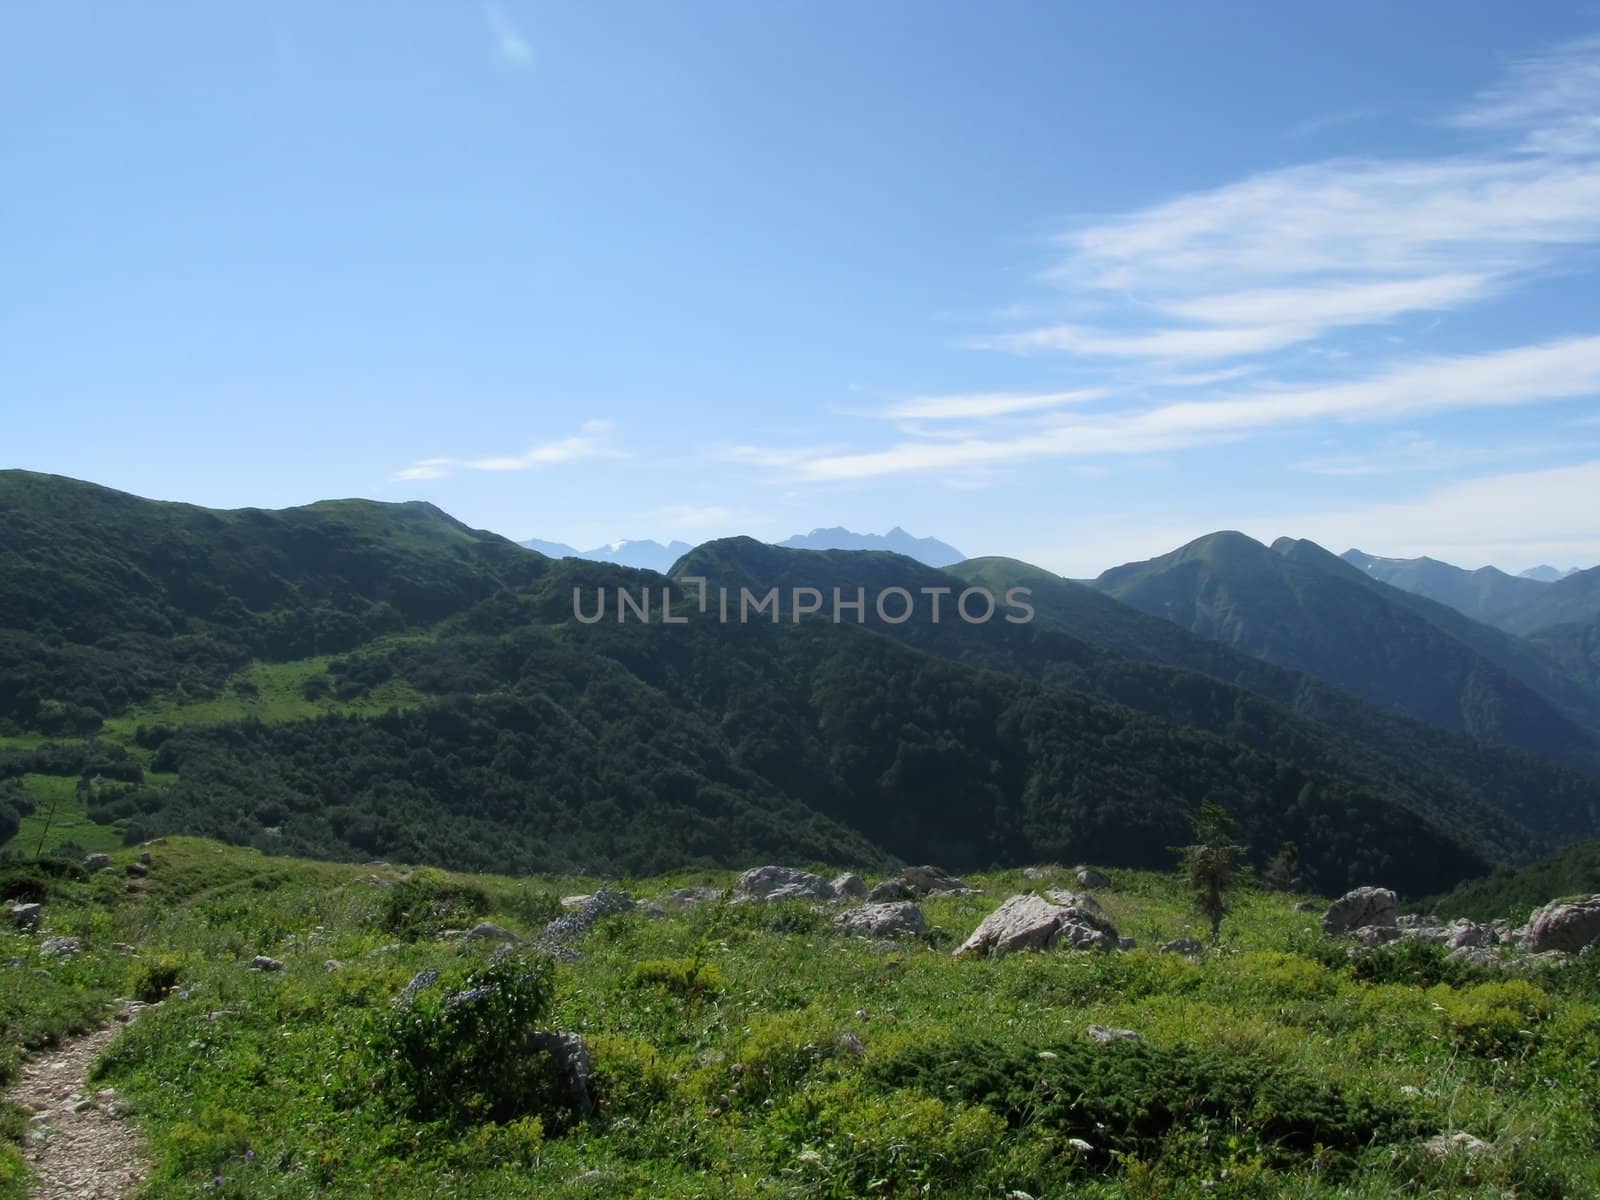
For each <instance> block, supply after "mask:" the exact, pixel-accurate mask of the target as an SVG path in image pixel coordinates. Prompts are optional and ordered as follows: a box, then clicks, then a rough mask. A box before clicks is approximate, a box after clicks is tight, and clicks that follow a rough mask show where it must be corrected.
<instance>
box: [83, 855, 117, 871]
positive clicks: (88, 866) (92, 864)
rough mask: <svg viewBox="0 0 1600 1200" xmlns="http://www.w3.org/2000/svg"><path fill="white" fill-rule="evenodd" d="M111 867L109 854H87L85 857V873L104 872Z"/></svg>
mask: <svg viewBox="0 0 1600 1200" xmlns="http://www.w3.org/2000/svg"><path fill="white" fill-rule="evenodd" d="M110 865H111V855H109V854H85V855H84V856H83V869H84V870H85V871H104V870H105V869H106V868H107V867H109V866H110Z"/></svg>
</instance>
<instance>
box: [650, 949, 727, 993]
mask: <svg viewBox="0 0 1600 1200" xmlns="http://www.w3.org/2000/svg"><path fill="white" fill-rule="evenodd" d="M628 986H629V987H634V988H642V987H660V988H664V989H665V990H667V991H669V992H671V993H672V994H673V995H674V996H680V997H682V998H683V999H685V1000H700V999H704V998H705V997H708V996H715V995H717V994H719V993H720V992H721V991H722V990H723V988H724V986H726V985H725V982H724V980H723V978H722V969H721V968H720V967H718V966H717V964H716V963H708V962H701V961H700V960H699V959H698V958H652V959H649V960H648V961H646V962H642V963H638V964H636V965H635V966H634V968H633V970H632V971H630V972H629V973H628Z"/></svg>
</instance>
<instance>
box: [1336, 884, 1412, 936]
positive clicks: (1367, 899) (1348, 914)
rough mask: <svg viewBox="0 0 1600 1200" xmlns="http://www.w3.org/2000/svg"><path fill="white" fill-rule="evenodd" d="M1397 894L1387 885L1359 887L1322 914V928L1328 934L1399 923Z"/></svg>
mask: <svg viewBox="0 0 1600 1200" xmlns="http://www.w3.org/2000/svg"><path fill="white" fill-rule="evenodd" d="M1397 903H1398V898H1397V897H1396V896H1395V894H1394V893H1393V892H1391V891H1390V890H1389V889H1388V888H1378V887H1359V888H1356V889H1355V890H1354V891H1352V892H1346V893H1345V894H1344V895H1342V896H1340V897H1339V898H1338V899H1337V900H1335V901H1334V902H1333V906H1332V907H1331V908H1329V909H1328V911H1327V912H1326V913H1324V914H1323V917H1322V932H1323V933H1326V934H1328V935H1329V936H1331V937H1336V936H1338V935H1339V934H1342V933H1349V932H1351V931H1352V930H1356V929H1362V928H1369V927H1374V926H1377V927H1383V926H1387V927H1398V921H1397V918H1398V915H1399V914H1398V911H1397V909H1396V905H1397Z"/></svg>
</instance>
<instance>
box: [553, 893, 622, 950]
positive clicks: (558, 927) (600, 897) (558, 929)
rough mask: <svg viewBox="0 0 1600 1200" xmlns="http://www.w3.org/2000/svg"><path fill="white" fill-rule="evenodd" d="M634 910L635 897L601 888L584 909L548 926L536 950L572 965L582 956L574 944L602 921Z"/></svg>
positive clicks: (567, 914) (558, 919)
mask: <svg viewBox="0 0 1600 1200" xmlns="http://www.w3.org/2000/svg"><path fill="white" fill-rule="evenodd" d="M633 908H634V903H633V897H632V896H630V895H628V893H627V892H622V891H613V890H612V889H610V888H601V889H600V890H599V891H598V892H596V893H595V894H594V895H592V896H590V897H589V899H588V901H587V902H586V903H585V904H584V905H583V907H582V908H580V909H578V910H577V911H576V912H570V913H566V914H565V915H563V916H559V917H557V918H556V919H555V920H553V921H551V922H550V923H549V924H547V925H546V926H545V927H544V930H543V931H542V932H541V933H540V934H539V936H538V938H537V939H535V941H534V949H536V950H538V951H540V952H541V953H543V954H549V955H551V956H552V957H555V958H559V959H562V960H564V961H566V962H572V961H573V960H575V959H576V958H577V957H578V952H577V950H576V949H574V948H573V945H572V943H573V942H575V941H577V940H578V939H579V938H580V937H582V936H583V935H584V934H586V933H588V932H589V930H591V929H593V928H594V927H595V925H597V924H598V923H599V922H600V920H601V919H602V918H604V917H608V916H611V915H612V914H614V913H625V912H630V911H631V910H632V909H633Z"/></svg>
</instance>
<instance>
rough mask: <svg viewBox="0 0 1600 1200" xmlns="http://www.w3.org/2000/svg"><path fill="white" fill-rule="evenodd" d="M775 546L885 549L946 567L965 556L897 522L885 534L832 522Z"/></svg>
mask: <svg viewBox="0 0 1600 1200" xmlns="http://www.w3.org/2000/svg"><path fill="white" fill-rule="evenodd" d="M777 545H778V546H779V547H780V548H782V549H784V550H888V551H891V552H893V553H895V554H904V555H905V556H906V557H907V558H914V559H916V560H917V561H918V562H919V563H922V564H923V565H924V566H929V567H948V566H950V565H951V564H952V563H958V562H960V561H962V559H964V558H966V557H967V556H966V555H965V554H963V553H961V551H959V550H957V549H956V548H955V547H954V546H952V545H950V543H948V542H941V541H940V540H939V539H938V538H933V537H913V536H912V535H911V534H909V533H907V532H906V531H905V530H904V529H901V528H900V526H898V525H896V526H895V527H894V528H893V529H891V530H889V532H888V533H852V532H851V531H850V530H848V529H845V528H843V527H842V526H838V525H835V526H833V527H832V528H831V529H813V530H812V531H811V532H810V533H797V534H795V535H794V536H793V537H791V538H785V539H784V540H783V541H781V542H778V543H777Z"/></svg>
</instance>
